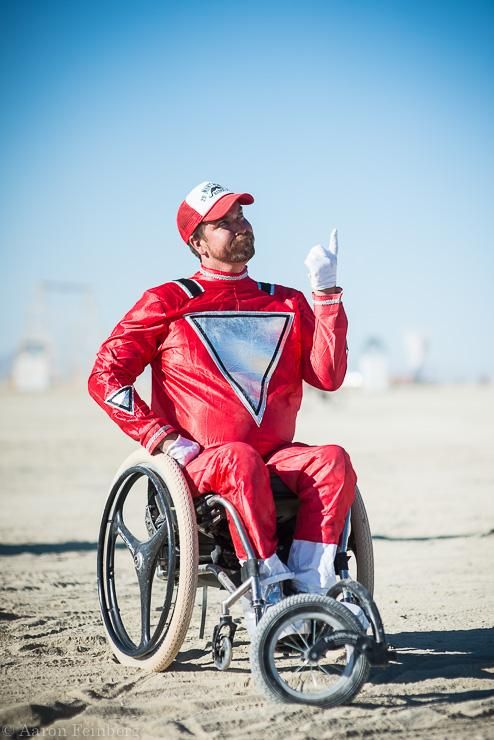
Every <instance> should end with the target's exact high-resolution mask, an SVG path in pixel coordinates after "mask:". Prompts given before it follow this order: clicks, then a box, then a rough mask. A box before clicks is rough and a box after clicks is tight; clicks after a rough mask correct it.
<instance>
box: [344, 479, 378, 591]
mask: <svg viewBox="0 0 494 740" xmlns="http://www.w3.org/2000/svg"><path fill="white" fill-rule="evenodd" d="M349 549H350V550H352V551H353V553H354V555H355V560H356V561H357V581H359V583H362V584H363V585H364V586H365V587H366V589H367V590H368V591H369V593H370V594H371V596H373V594H374V549H373V546H372V535H371V530H370V526H369V519H368V517H367V512H366V510H365V506H364V502H363V499H362V496H361V494H360V491H359V489H358V487H357V486H356V487H355V499H354V501H353V504H352V513H351V533H350V538H349Z"/></svg>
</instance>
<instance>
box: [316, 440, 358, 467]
mask: <svg viewBox="0 0 494 740" xmlns="http://www.w3.org/2000/svg"><path fill="white" fill-rule="evenodd" d="M320 454H321V458H322V459H323V460H324V462H325V463H326V464H328V465H334V466H335V467H344V468H347V467H350V468H351V467H352V463H351V461H350V456H349V455H348V452H347V451H346V450H345V449H343V447H340V445H322V446H321V447H320Z"/></svg>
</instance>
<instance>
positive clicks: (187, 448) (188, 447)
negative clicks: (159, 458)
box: [165, 434, 201, 468]
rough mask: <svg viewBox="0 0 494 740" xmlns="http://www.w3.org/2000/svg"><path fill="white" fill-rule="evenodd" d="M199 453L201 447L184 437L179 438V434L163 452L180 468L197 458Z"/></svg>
mask: <svg viewBox="0 0 494 740" xmlns="http://www.w3.org/2000/svg"><path fill="white" fill-rule="evenodd" d="M200 451H201V447H200V445H198V444H197V442H193V441H192V440H191V439H187V438H186V437H181V436H180V434H179V435H178V437H177V439H174V440H173V442H172V443H171V445H169V446H168V447H167V448H166V450H165V452H166V454H167V455H169V456H170V457H173V459H174V460H176V461H177V462H178V464H179V465H180V467H182V468H183V467H185V466H186V465H187V463H189V462H190V461H191V460H193V459H194V458H195V457H197V455H198V454H199V453H200Z"/></svg>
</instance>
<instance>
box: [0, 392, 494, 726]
mask: <svg viewBox="0 0 494 740" xmlns="http://www.w3.org/2000/svg"><path fill="white" fill-rule="evenodd" d="M0 402H1V408H2V414H1V431H0V435H1V445H0V465H1V474H2V475H1V480H2V488H1V496H2V519H1V524H0V529H1V531H0V542H1V543H2V544H1V546H0V555H1V556H2V568H1V581H0V583H1V592H2V601H1V607H0V639H1V645H2V671H1V711H0V732H2V733H3V734H4V735H6V736H16V735H17V736H27V735H29V734H31V735H33V734H38V735H42V736H50V737H65V736H67V737H71V736H76V737H101V736H105V737H122V736H123V737H142V738H146V737H164V738H185V737H198V738H205V737H207V738H229V737H235V738H259V737H263V738H265V739H266V740H267V739H268V738H279V737H289V738H347V737H364V736H365V737H378V738H381V737H388V736H394V735H396V736H399V737H403V738H408V737H419V738H448V739H449V738H463V737H469V738H471V739H472V740H473V739H474V738H494V640H493V635H494V633H493V630H492V627H493V618H494V576H493V570H494V569H493V564H494V458H493V440H494V421H493V419H494V387H492V386H479V387H444V388H441V387H437V388H432V387H423V388H401V389H396V390H393V391H391V392H389V393H387V394H384V395H373V396H369V395H365V394H361V393H359V392H358V391H357V392H356V391H353V392H352V391H342V392H340V393H338V394H336V395H335V396H331V398H328V397H326V400H321V399H320V398H319V397H318V395H317V394H311V395H308V396H307V397H306V399H305V401H304V409H303V413H302V414H301V416H300V423H299V429H298V438H299V439H301V440H305V441H309V442H329V441H331V442H337V443H340V444H343V445H344V446H345V447H346V448H347V449H348V450H349V451H350V453H351V455H352V459H353V462H354V465H355V467H356V469H357V470H358V473H359V479H360V487H361V490H362V492H363V493H364V497H365V501H366V506H367V510H368V513H369V517H370V520H371V526H372V531H373V535H374V547H375V556H376V592H375V598H376V601H377V604H378V605H379V608H380V610H381V613H382V616H383V621H384V624H385V627H386V629H387V632H388V634H389V640H390V642H391V643H392V644H393V645H395V646H397V648H398V662H397V663H395V664H393V665H392V666H390V667H388V668H387V669H386V670H379V669H373V671H372V673H371V677H370V681H369V682H368V683H367V684H366V685H365V687H364V688H363V690H362V691H361V692H360V694H359V695H358V696H357V697H356V699H355V700H354V702H353V703H352V704H351V705H348V706H343V707H338V708H336V709H330V710H320V709H315V708H308V707H303V706H296V705H284V706H282V705H276V704H271V703H269V702H266V701H264V700H263V699H261V698H260V697H259V696H258V695H257V694H256V692H255V688H254V686H253V685H252V682H251V678H250V670H249V661H248V641H247V635H246V633H245V631H243V630H242V631H240V630H239V631H238V633H237V634H238V638H239V645H238V647H237V648H236V651H235V653H234V661H233V662H232V665H231V668H230V669H229V670H228V671H227V672H225V673H220V672H218V671H216V670H215V668H214V666H213V664H212V661H211V658H210V654H209V651H208V650H207V649H206V641H205V640H200V639H199V637H198V622H199V610H198V609H196V611H195V617H194V620H193V624H192V627H191V629H190V633H189V636H188V637H187V640H186V641H185V643H184V645H183V649H182V652H181V653H180V654H179V656H178V658H177V660H176V661H175V663H173V664H172V666H171V668H170V669H169V670H168V671H167V672H165V673H162V674H152V675H146V674H145V673H143V672H141V671H139V670H137V669H131V668H125V667H123V666H120V665H118V664H117V663H115V662H114V661H113V660H112V657H111V653H110V651H109V649H108V647H107V645H106V642H105V637H104V634H103V629H102V626H101V623H100V617H99V609H98V601H97V593H96V577H95V560H96V539H97V532H98V528H99V519H100V516H101V512H102V508H103V504H104V500H105V496H106V491H107V487H108V483H109V481H110V479H111V476H112V474H113V471H114V469H115V468H116V467H117V465H118V464H119V463H120V461H121V460H122V459H123V458H124V457H125V455H126V454H127V453H128V452H130V451H132V449H133V443H132V442H131V441H130V440H128V439H127V438H125V437H124V436H123V435H121V434H120V433H119V432H118V430H117V429H116V428H114V427H113V426H112V424H111V423H110V422H109V421H108V420H107V419H106V417H105V416H104V414H103V413H102V412H101V411H100V410H99V409H98V408H97V407H96V406H95V405H93V404H92V402H90V401H89V400H88V399H86V396H85V395H84V393H83V391H71V390H64V391H58V392H56V393H51V394H48V395H46V396H16V395H13V394H9V393H8V392H7V391H5V390H4V391H0ZM215 593H216V595H218V592H215ZM215 617H216V613H215V609H210V611H209V616H208V633H209V632H210V630H211V629H212V626H213V624H214V622H215Z"/></svg>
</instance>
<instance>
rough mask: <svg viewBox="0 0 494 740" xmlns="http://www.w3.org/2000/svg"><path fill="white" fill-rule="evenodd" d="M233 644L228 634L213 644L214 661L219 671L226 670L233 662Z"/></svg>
mask: <svg viewBox="0 0 494 740" xmlns="http://www.w3.org/2000/svg"><path fill="white" fill-rule="evenodd" d="M232 653H233V645H232V641H231V640H230V638H229V637H227V636H226V635H225V636H223V637H220V639H219V640H218V641H217V642H216V644H215V645H213V662H214V664H215V666H216V668H217V669H218V670H219V671H226V670H227V668H229V666H230V663H231V662H232Z"/></svg>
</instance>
